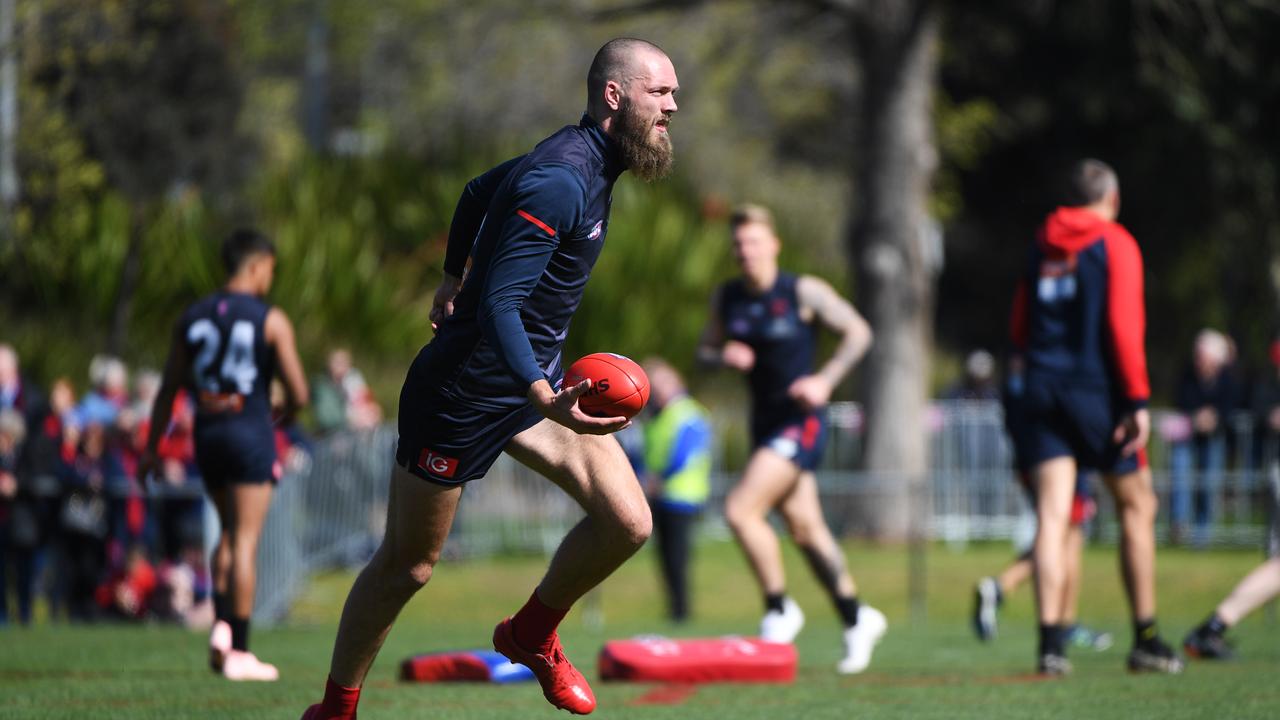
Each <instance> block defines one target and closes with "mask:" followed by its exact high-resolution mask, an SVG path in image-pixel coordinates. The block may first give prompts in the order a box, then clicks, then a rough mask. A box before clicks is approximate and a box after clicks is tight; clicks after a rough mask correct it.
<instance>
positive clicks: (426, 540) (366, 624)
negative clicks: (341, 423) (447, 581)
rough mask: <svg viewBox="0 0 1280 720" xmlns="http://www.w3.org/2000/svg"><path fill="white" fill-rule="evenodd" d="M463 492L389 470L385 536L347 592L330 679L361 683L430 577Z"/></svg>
mask: <svg viewBox="0 0 1280 720" xmlns="http://www.w3.org/2000/svg"><path fill="white" fill-rule="evenodd" d="M461 496H462V488H461V487H460V486H459V487H449V488H446V487H442V486H439V485H435V484H433V483H430V482H427V481H426V480H423V479H421V478H419V477H416V476H414V475H411V474H410V473H409V472H408V471H407V470H405V469H404V468H401V467H399V466H395V467H394V468H393V469H392V471H391V490H390V496H389V499H388V502H387V531H386V535H385V536H384V537H383V539H382V544H381V545H379V546H378V550H377V552H375V553H374V554H373V558H372V559H370V560H369V564H368V565H366V566H365V568H364V570H362V571H361V572H360V575H359V577H357V578H356V581H355V583H354V584H353V585H352V586H351V592H350V593H349V594H348V595H347V603H346V605H345V606H344V607H343V609H342V620H341V622H340V623H339V625H338V638H337V640H336V641H335V643H334V648H333V661H332V663H331V664H330V666H329V668H330V669H329V677H330V678H331V679H332V681H333V682H335V683H337V684H338V685H341V686H344V687H348V688H355V687H360V686H361V685H362V684H363V683H364V679H365V675H367V674H368V672H369V666H371V665H372V664H373V660H374V658H375V657H377V655H378V650H379V649H380V648H381V647H382V643H383V641H384V640H386V638H387V633H388V632H389V631H390V630H391V624H392V623H394V622H395V619H396V616H398V615H399V614H400V610H401V609H403V608H404V605H405V603H407V602H409V599H410V598H412V597H413V595H414V593H416V592H417V591H418V590H419V589H421V588H422V586H423V585H426V584H427V581H428V580H430V579H431V573H432V570H433V568H434V567H435V564H436V563H437V562H438V561H439V560H440V550H441V548H443V547H444V541H445V538H446V537H448V535H449V528H450V526H451V525H452V524H453V516H454V513H455V512H456V511H457V508H458V499H459V498H460V497H461Z"/></svg>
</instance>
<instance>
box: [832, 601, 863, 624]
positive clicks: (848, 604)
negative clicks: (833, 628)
mask: <svg viewBox="0 0 1280 720" xmlns="http://www.w3.org/2000/svg"><path fill="white" fill-rule="evenodd" d="M860 606H861V603H859V602H858V598H857V596H854V597H847V598H846V597H838V598H836V612H838V613H840V620H841V622H843V623H844V629H845V630H848V629H849V628H851V627H853V626H854V625H857V624H858V608H859V607H860Z"/></svg>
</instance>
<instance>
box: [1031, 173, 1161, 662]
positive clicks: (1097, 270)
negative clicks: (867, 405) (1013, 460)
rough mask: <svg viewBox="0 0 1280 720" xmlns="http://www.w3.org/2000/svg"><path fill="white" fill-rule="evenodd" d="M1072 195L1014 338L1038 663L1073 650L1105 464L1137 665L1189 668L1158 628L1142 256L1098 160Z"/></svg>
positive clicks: (1046, 233) (1074, 178) (1057, 214)
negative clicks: (1069, 615)
mask: <svg viewBox="0 0 1280 720" xmlns="http://www.w3.org/2000/svg"><path fill="white" fill-rule="evenodd" d="M1068 195H1069V198H1068V201H1067V203H1066V205H1065V206H1064V207H1059V208H1058V209H1057V210H1055V211H1054V212H1053V213H1052V214H1050V215H1049V217H1048V219H1046V220H1045V223H1044V226H1043V227H1042V228H1041V230H1040V232H1039V236H1038V239H1037V242H1036V243H1035V244H1034V245H1033V246H1032V251H1031V254H1030V258H1029V262H1028V263H1027V266H1026V270H1025V271H1024V275H1023V276H1022V278H1021V280H1020V282H1019V284H1018V290H1017V293H1016V295H1015V299H1014V307H1013V317H1012V322H1011V330H1012V336H1013V344H1014V347H1015V348H1016V349H1017V351H1018V352H1020V353H1021V354H1022V355H1023V356H1024V357H1025V358H1026V361H1027V379H1026V396H1025V399H1024V412H1025V413H1026V415H1025V418H1026V428H1027V440H1026V444H1027V453H1028V456H1027V458H1026V461H1027V462H1028V463H1030V464H1031V466H1032V470H1031V480H1032V485H1033V486H1034V488H1035V492H1036V519H1037V522H1038V526H1037V529H1036V543H1035V569H1036V598H1037V601H1038V605H1039V618H1040V645H1039V661H1038V669H1039V671H1040V672H1041V673H1043V674H1046V675H1065V674H1067V673H1069V672H1071V663H1070V662H1069V661H1068V660H1067V658H1066V646H1065V639H1066V638H1065V634H1066V624H1065V621H1066V611H1067V607H1066V604H1065V601H1064V598H1065V597H1066V593H1065V592H1064V589H1065V585H1066V582H1067V566H1068V562H1069V561H1068V557H1069V555H1068V553H1069V552H1070V549H1069V543H1068V539H1069V537H1070V534H1071V505H1072V498H1073V497H1074V495H1075V488H1076V478H1077V476H1078V473H1079V468H1081V467H1085V468H1092V469H1096V470H1099V471H1101V472H1102V473H1103V477H1104V478H1105V480H1106V483H1107V485H1108V487H1109V488H1110V489H1111V492H1112V494H1113V495H1114V496H1115V501H1116V511H1117V514H1118V515H1119V518H1120V534H1121V543H1120V559H1121V565H1122V568H1123V576H1124V584H1125V590H1126V591H1127V593H1128V596H1129V606H1130V611H1131V613H1132V615H1131V617H1132V619H1133V635H1134V638H1133V649H1132V650H1131V651H1130V653H1129V657H1128V665H1129V669H1130V670H1131V671H1134V672H1141V671H1153V672H1165V673H1177V672H1181V670H1182V661H1181V660H1180V659H1179V658H1178V656H1177V654H1176V653H1174V651H1173V650H1172V649H1171V648H1170V647H1169V646H1168V645H1167V644H1165V642H1164V641H1163V640H1161V639H1160V635H1159V632H1158V629H1157V626H1156V587H1155V564H1156V560H1155V557H1156V547H1155V518H1156V496H1155V492H1154V491H1153V490H1152V486H1151V470H1150V468H1149V467H1147V462H1146V444H1147V438H1148V435H1149V434H1150V430H1151V416H1150V413H1149V412H1148V411H1147V400H1148V398H1149V397H1150V384H1149V381H1148V379H1147V356H1146V346H1145V338H1144V335H1145V332H1146V310H1145V307H1144V303H1143V297H1142V288H1143V279H1142V255H1141V253H1140V251H1139V250H1138V243H1137V242H1136V241H1135V240H1134V239H1133V236H1132V235H1130V234H1129V232H1128V231H1127V230H1125V229H1124V227H1123V226H1121V225H1120V224H1119V223H1117V222H1115V219H1116V216H1117V215H1118V214H1119V212H1120V184H1119V181H1118V180H1117V178H1116V174H1115V172H1114V171H1113V170H1112V169H1111V168H1110V167H1108V166H1107V165H1106V164H1105V163H1103V162H1100V161H1098V160H1084V161H1081V162H1079V163H1077V164H1076V166H1075V167H1074V168H1073V170H1072V172H1071V175H1070V181H1069V187H1068Z"/></svg>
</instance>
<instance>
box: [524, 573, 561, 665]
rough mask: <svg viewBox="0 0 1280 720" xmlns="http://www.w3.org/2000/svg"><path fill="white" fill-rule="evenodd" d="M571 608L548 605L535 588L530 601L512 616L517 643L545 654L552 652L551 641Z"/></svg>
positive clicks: (526, 648)
mask: <svg viewBox="0 0 1280 720" xmlns="http://www.w3.org/2000/svg"><path fill="white" fill-rule="evenodd" d="M568 614H569V609H568V608H565V609H563V610H561V609H559V608H553V607H548V606H547V604H546V603H544V602H542V599H541V598H539V597H538V591H537V590H536V589H535V590H534V591H533V594H532V595H530V596H529V602H527V603H525V604H524V607H522V608H520V611H519V612H517V613H516V614H515V616H513V617H512V618H511V632H512V634H513V635H515V639H516V644H517V645H519V646H520V647H522V648H524V649H525V650H532V651H534V652H537V653H541V654H543V655H545V654H547V653H549V652H551V643H552V640H554V639H555V636H556V628H557V627H558V626H559V625H560V621H561V620H563V619H564V616H565V615H568Z"/></svg>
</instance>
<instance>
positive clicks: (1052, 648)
mask: <svg viewBox="0 0 1280 720" xmlns="http://www.w3.org/2000/svg"><path fill="white" fill-rule="evenodd" d="M1062 635H1063V632H1062V626H1061V625H1045V624H1043V623H1042V624H1041V625H1040V654H1041V655H1059V656H1065V655H1066V652H1064V651H1063V649H1062Z"/></svg>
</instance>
